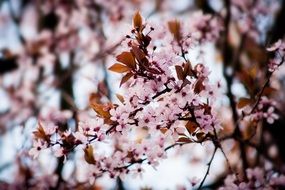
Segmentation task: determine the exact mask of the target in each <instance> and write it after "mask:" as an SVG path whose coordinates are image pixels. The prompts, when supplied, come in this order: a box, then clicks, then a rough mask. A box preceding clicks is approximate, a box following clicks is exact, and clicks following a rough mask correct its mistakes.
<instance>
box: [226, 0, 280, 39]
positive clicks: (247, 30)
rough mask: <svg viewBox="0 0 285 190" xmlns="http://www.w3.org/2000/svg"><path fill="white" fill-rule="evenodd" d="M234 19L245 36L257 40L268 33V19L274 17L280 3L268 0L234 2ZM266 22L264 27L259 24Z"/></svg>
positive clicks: (237, 0)
mask: <svg viewBox="0 0 285 190" xmlns="http://www.w3.org/2000/svg"><path fill="white" fill-rule="evenodd" d="M231 2H232V7H231V9H232V12H233V19H234V20H235V21H236V23H237V26H238V28H239V29H240V31H241V32H242V33H243V34H247V35H248V36H250V37H252V38H253V39H255V40H259V39H260V36H261V35H264V32H265V31H267V28H266V27H268V21H267V22H266V21H265V20H268V19H269V18H268V17H270V16H271V17H272V16H273V15H271V13H272V12H275V10H276V8H277V7H278V1H268V0H256V1H253V0H232V1H231ZM263 21H265V22H264V23H263V24H262V25H259V24H257V23H259V22H263Z"/></svg>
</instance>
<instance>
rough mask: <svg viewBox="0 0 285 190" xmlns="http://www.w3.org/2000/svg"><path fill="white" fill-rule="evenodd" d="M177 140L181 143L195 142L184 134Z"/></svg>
mask: <svg viewBox="0 0 285 190" xmlns="http://www.w3.org/2000/svg"><path fill="white" fill-rule="evenodd" d="M177 142H181V143H191V142H193V141H192V140H191V139H190V138H188V137H186V136H182V137H179V138H178V140H177Z"/></svg>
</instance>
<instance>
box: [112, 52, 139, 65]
mask: <svg viewBox="0 0 285 190" xmlns="http://www.w3.org/2000/svg"><path fill="white" fill-rule="evenodd" d="M116 58H117V61H119V62H121V63H123V64H125V65H127V66H128V67H129V68H132V69H135V68H136V62H135V58H134V56H133V54H132V53H131V52H126V51H125V52H122V53H121V54H120V55H118V56H117V57H116Z"/></svg>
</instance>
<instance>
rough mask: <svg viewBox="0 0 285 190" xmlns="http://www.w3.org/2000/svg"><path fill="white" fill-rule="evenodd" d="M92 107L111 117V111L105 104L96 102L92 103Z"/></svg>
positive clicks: (99, 112)
mask: <svg viewBox="0 0 285 190" xmlns="http://www.w3.org/2000/svg"><path fill="white" fill-rule="evenodd" d="M91 107H92V108H93V109H94V110H95V112H96V113H97V114H98V115H99V116H100V117H103V118H110V117H111V115H110V113H109V109H106V106H105V105H103V104H97V103H96V102H92V103H91Z"/></svg>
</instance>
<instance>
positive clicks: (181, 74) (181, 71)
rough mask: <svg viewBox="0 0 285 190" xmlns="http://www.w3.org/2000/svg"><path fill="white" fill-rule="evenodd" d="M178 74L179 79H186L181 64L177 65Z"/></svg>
mask: <svg viewBox="0 0 285 190" xmlns="http://www.w3.org/2000/svg"><path fill="white" fill-rule="evenodd" d="M175 70H176V74H177V77H178V79H179V80H184V75H183V69H182V67H181V66H179V65H175Z"/></svg>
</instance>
